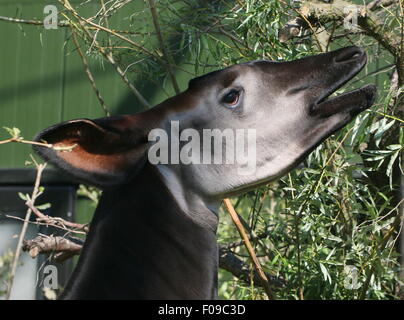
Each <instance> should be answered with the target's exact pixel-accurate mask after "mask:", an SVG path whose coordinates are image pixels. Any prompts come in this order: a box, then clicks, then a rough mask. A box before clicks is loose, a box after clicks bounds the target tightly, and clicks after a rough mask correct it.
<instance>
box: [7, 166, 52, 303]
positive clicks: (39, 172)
mask: <svg viewBox="0 0 404 320" xmlns="http://www.w3.org/2000/svg"><path fill="white" fill-rule="evenodd" d="M45 167H46V163H44V164H39V165H38V166H37V174H36V179H35V186H34V190H33V191H32V195H31V202H32V204H34V203H35V200H36V198H37V197H38V196H39V195H40V190H39V183H40V181H41V176H42V172H43V170H44V169H45ZM31 213H32V210H31V208H28V210H27V213H26V215H25V221H24V223H23V225H22V229H21V232H20V235H19V237H18V243H17V248H16V250H15V254H14V259H13V263H12V267H11V274H10V279H9V282H8V287H7V293H6V300H9V299H10V295H11V289H12V287H13V283H14V277H15V273H16V271H17V264H18V259H19V257H20V254H21V249H22V244H23V239H24V237H25V233H26V232H27V228H28V221H29V219H30V217H31Z"/></svg>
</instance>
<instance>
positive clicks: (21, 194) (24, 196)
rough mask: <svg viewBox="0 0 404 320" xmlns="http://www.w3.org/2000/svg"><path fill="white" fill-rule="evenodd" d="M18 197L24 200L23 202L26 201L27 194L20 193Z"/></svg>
mask: <svg viewBox="0 0 404 320" xmlns="http://www.w3.org/2000/svg"><path fill="white" fill-rule="evenodd" d="M18 196H19V197H20V198H21V199H22V200H24V201H28V197H29V196H28V194H23V193H21V192H18Z"/></svg>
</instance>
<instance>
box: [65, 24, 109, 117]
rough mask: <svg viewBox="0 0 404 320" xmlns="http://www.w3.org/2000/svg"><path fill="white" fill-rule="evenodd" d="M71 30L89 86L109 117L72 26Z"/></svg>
mask: <svg viewBox="0 0 404 320" xmlns="http://www.w3.org/2000/svg"><path fill="white" fill-rule="evenodd" d="M71 30H72V35H73V37H72V39H73V42H74V45H75V46H76V49H77V52H78V54H79V56H80V58H81V61H82V62H83V67H84V72H85V73H86V75H87V77H88V80H89V81H90V83H91V87H92V88H93V90H94V92H95V95H96V96H97V98H98V101H99V102H100V105H101V107H102V109H103V110H104V113H105V115H106V116H107V117H109V116H110V115H111V114H110V113H109V111H108V108H107V106H106V105H105V101H104V99H103V97H102V96H101V93H100V90H98V88H97V86H96V84H95V80H94V77H93V74H92V73H91V71H90V67H89V66H88V62H87V59H86V57H85V56H84V54H83V52H82V51H81V49H80V45H79V42H78V41H77V36H76V32H75V31H74V29H73V28H71Z"/></svg>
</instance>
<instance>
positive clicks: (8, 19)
mask: <svg viewBox="0 0 404 320" xmlns="http://www.w3.org/2000/svg"><path fill="white" fill-rule="evenodd" d="M0 21H5V22H11V23H22V24H28V25H34V26H43V21H42V20H27V19H17V18H11V17H5V16H0ZM57 26H58V27H62V28H67V27H71V26H72V25H71V23H70V22H58V23H57ZM88 28H89V29H90V30H101V29H99V28H97V27H88ZM102 31H104V32H105V30H102ZM110 31H112V32H114V33H122V34H131V35H132V34H133V35H143V33H141V32H136V31H128V30H116V29H110ZM147 34H150V33H149V32H148V33H147Z"/></svg>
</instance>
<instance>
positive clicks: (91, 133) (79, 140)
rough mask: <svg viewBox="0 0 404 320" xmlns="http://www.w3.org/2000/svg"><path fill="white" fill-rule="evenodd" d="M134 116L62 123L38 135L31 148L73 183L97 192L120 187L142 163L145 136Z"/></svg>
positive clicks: (143, 159) (144, 131) (145, 148)
mask: <svg viewBox="0 0 404 320" xmlns="http://www.w3.org/2000/svg"><path fill="white" fill-rule="evenodd" d="M135 117H136V116H119V117H110V118H101V119H97V120H88V119H78V120H71V121H67V122H63V123H60V124H57V125H55V126H52V127H50V128H48V129H45V130H44V131H42V132H41V133H39V134H38V135H37V136H36V138H35V141H37V142H46V143H48V144H52V148H49V147H43V146H38V145H34V150H35V151H36V152H37V153H39V155H41V156H42V157H43V158H45V160H47V161H49V162H50V163H52V164H53V165H55V166H56V167H58V168H60V169H62V170H63V171H65V172H67V173H68V174H70V175H72V176H73V177H75V178H76V179H78V180H80V181H82V182H84V183H88V184H91V185H94V186H97V187H100V188H107V187H111V186H114V185H118V184H121V183H124V182H125V181H126V180H127V179H128V178H129V177H130V176H132V175H133V174H135V173H136V171H137V170H139V169H140V167H142V166H143V164H144V163H145V161H146V151H147V145H148V141H147V132H146V130H144V129H142V128H139V123H140V121H136V118H135Z"/></svg>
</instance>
